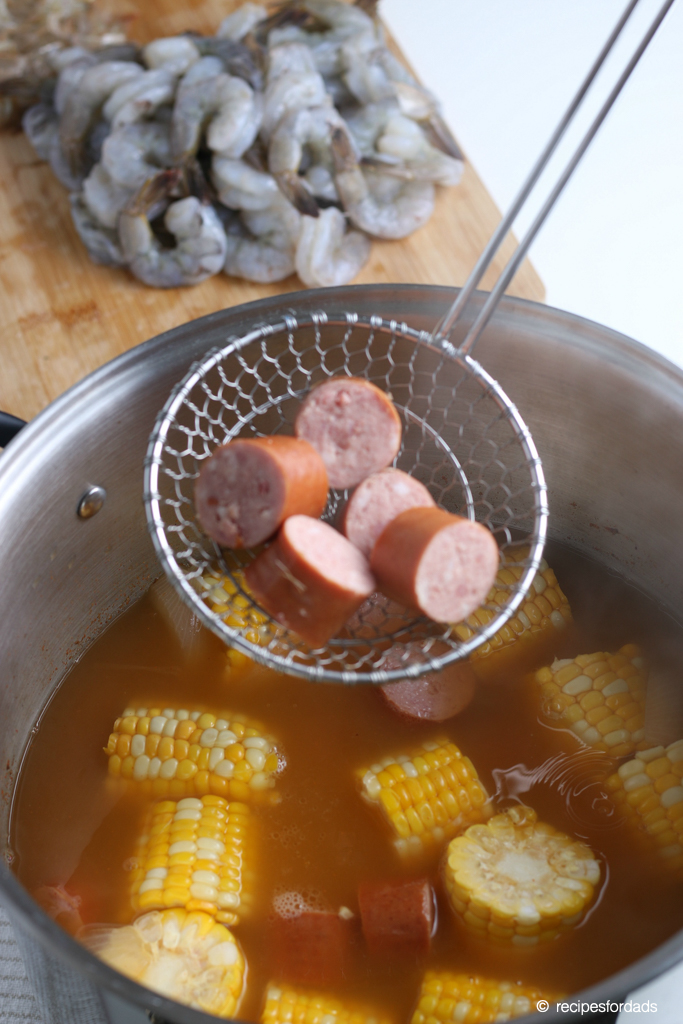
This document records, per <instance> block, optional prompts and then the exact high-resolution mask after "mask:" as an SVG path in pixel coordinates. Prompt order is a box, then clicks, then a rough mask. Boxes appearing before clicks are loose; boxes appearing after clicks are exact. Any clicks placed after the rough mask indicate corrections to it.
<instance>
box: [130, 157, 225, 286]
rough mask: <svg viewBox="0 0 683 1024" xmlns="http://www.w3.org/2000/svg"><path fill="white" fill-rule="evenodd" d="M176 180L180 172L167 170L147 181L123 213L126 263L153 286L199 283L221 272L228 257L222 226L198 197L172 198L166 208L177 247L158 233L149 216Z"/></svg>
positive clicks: (167, 224)
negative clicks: (166, 242)
mask: <svg viewBox="0 0 683 1024" xmlns="http://www.w3.org/2000/svg"><path fill="white" fill-rule="evenodd" d="M177 182H178V174H177V172H174V171H166V172H162V173H161V174H159V175H157V177H156V178H152V179H151V180H150V181H148V182H147V183H146V184H145V185H144V186H143V187H142V189H141V190H140V192H139V193H138V195H137V196H136V198H135V201H134V202H133V203H132V204H131V205H130V206H129V207H127V208H126V209H125V210H123V211H122V212H121V213H120V215H119V240H120V244H121V251H122V253H123V258H124V260H125V263H126V266H127V267H128V268H129V270H130V271H131V272H132V273H133V274H134V275H135V277H137V278H138V279H139V280H140V281H144V283H145V284H148V285H151V286H152V287H154V288H178V287H180V286H182V285H193V284H199V283H200V282H201V281H205V280H206V278H208V277H212V276H213V275H214V274H217V273H219V271H220V270H222V268H223V264H224V262H225V254H226V250H227V241H226V237H225V230H224V228H223V225H222V224H221V222H220V219H219V217H218V215H217V213H216V211H215V210H214V209H213V207H212V206H210V205H208V204H206V203H202V202H200V200H199V199H197V198H196V197H195V196H188V197H187V198H185V199H179V200H177V201H175V202H171V203H170V205H169V206H168V208H167V210H166V213H165V215H164V225H165V227H166V230H167V231H169V232H170V233H171V234H172V235H174V236H175V239H176V244H175V246H174V248H172V249H168V248H166V247H165V246H163V245H162V244H161V243H160V242H159V240H158V239H157V238H156V237H155V235H154V232H153V231H152V227H151V225H150V222H149V215H150V213H151V211H152V210H155V211H156V210H157V209H158V205H159V203H160V202H162V201H163V200H164V199H165V197H167V196H168V195H169V193H171V192H172V190H173V188H174V187H175V185H176V184H177Z"/></svg>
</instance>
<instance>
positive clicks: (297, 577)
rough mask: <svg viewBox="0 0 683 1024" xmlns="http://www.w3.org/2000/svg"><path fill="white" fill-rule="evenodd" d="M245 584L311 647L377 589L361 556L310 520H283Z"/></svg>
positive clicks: (323, 641)
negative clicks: (278, 530) (275, 535)
mask: <svg viewBox="0 0 683 1024" xmlns="http://www.w3.org/2000/svg"><path fill="white" fill-rule="evenodd" d="M245 578H246V581H247V585H248V586H249V588H250V590H251V592H252V594H253V595H254V597H255V598H256V600H257V601H258V602H259V604H260V605H261V606H262V607H263V608H265V610H266V611H267V612H269V613H270V615H272V616H273V618H274V619H275V620H276V621H277V622H279V623H280V624H281V625H283V626H285V627H286V628H287V629H291V630H293V631H294V632H295V633H298V634H299V636H300V637H301V638H302V639H303V640H305V641H306V643H307V644H310V646H311V647H322V646H323V645H324V644H326V643H327V641H328V640H329V639H330V637H333V636H334V635H335V634H336V633H338V632H339V630H340V629H341V628H342V626H343V625H344V623H345V622H346V620H347V619H348V618H349V617H350V616H351V615H353V613H354V612H355V611H356V609H357V608H359V607H360V606H361V604H362V603H363V601H364V600H365V598H366V597H369V595H370V594H371V593H372V592H373V591H374V590H376V589H377V584H376V583H375V580H374V577H373V575H372V573H371V572H370V568H369V566H368V562H367V559H366V558H365V556H364V555H362V554H361V553H360V551H358V549H357V548H354V546H353V544H351V543H350V542H349V541H348V540H347V539H346V537H342V535H341V534H340V533H338V532H337V531H336V530H335V529H333V527H331V526H328V525H327V523H323V522H321V521H320V520H319V519H311V518H309V517H308V516H290V518H289V519H287V520H285V522H284V524H283V526H282V528H281V529H280V532H279V533H278V535H277V537H276V538H275V540H274V541H273V543H272V544H271V545H270V547H268V548H266V550H265V551H263V552H262V553H261V554H260V555H259V556H258V558H256V559H254V561H253V562H252V563H251V565H250V566H249V567H248V568H247V570H246V572H245Z"/></svg>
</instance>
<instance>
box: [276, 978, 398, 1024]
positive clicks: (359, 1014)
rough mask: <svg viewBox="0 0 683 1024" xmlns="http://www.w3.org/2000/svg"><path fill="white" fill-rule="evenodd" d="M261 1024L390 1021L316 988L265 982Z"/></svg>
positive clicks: (387, 1023) (374, 1023)
mask: <svg viewBox="0 0 683 1024" xmlns="http://www.w3.org/2000/svg"><path fill="white" fill-rule="evenodd" d="M261 1024H391V1021H390V1020H389V1019H388V1018H387V1017H384V1016H383V1015H382V1014H380V1013H377V1012H375V1011H373V1010H371V1009H368V1008H367V1007H364V1006H358V1005H351V1004H346V1003H343V1002H341V1001H340V1000H339V999H335V998H334V997H333V996H328V995H324V994H322V993H319V992H302V991H299V990H297V989H294V988H291V987H289V986H288V985H273V984H271V985H269V986H268V988H267V990H266V1001H265V1006H264V1008H263V1013H262V1014H261Z"/></svg>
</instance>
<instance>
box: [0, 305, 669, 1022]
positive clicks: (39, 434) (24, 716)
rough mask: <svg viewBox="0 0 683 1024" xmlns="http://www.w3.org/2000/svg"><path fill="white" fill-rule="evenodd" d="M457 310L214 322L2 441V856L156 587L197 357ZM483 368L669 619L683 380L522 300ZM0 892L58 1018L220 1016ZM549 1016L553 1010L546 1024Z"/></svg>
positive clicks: (574, 539) (600, 548)
mask: <svg viewBox="0 0 683 1024" xmlns="http://www.w3.org/2000/svg"><path fill="white" fill-rule="evenodd" d="M452 298H453V293H452V291H451V290H450V289H446V288H429V287H421V286H405V285H389V286H381V287H380V286H365V287H352V288H343V289H336V290H330V291H315V292H298V293H296V294H295V295H291V296H285V297H277V298H274V299H269V300H264V301H261V302H258V303H253V304H250V305H246V306H240V307H236V308H234V309H229V310H224V311H222V312H219V313H215V314H212V315H211V316H208V317H205V318H204V319H202V320H200V321H195V322H194V323H192V324H188V325H185V326H182V327H178V328H176V329H175V330H173V331H169V332H168V333H167V334H164V335H161V336H160V337H158V338H155V339H153V340H152V341H149V342H147V343H146V344H144V345H141V346H139V347H138V348H136V349H133V350H132V351H130V352H128V353H127V354H126V355H123V356H121V357H119V358H118V359H115V360H114V361H113V362H111V363H109V364H108V365H106V366H104V367H102V368H101V369H100V370H98V371H96V372H95V373H93V374H91V375H90V376H89V377H87V378H86V379H85V380H83V381H81V382H80V383H79V384H77V385H76V386H75V387H74V388H72V389H71V390H70V391H68V392H67V393H66V394H65V395H63V396H62V397H61V398H59V399H58V400H57V401H56V402H54V403H53V404H52V405H51V406H49V408H47V409H46V410H45V411H44V412H43V413H41V415H40V416H38V417H37V419H36V420H34V421H33V422H32V423H31V424H30V425H29V426H28V427H26V428H25V429H24V430H23V431H22V432H21V434H20V435H19V436H18V437H17V438H16V439H15V440H14V441H12V443H11V444H10V445H9V447H8V448H7V449H6V450H5V452H4V454H3V455H2V457H0V523H2V544H1V545H0V623H1V624H2V625H1V627H0V664H1V665H2V672H1V677H0V764H1V765H2V766H3V767H2V773H3V781H2V797H3V799H2V801H0V843H2V848H3V853H4V858H3V859H4V860H5V861H7V862H11V856H12V855H11V849H10V845H9V822H10V810H11V793H12V788H13V783H14V780H15V778H16V775H17V772H18V771H19V769H20V765H21V759H22V755H23V752H24V750H25V747H26V744H27V742H28V740H29V738H30V736H31V730H32V728H33V726H34V724H35V722H36V719H37V718H38V716H39V714H40V712H41V710H42V709H43V707H44V706H45V704H46V702H47V701H48V699H49V697H50V694H51V693H52V692H53V690H54V689H55V687H56V686H58V685H59V682H60V680H61V679H62V677H63V676H64V674H65V673H66V672H67V671H68V669H69V667H70V665H71V664H73V662H74V661H75V660H76V659H77V658H78V656H79V653H80V652H82V651H83V650H84V648H85V647H86V646H87V645H88V644H89V643H90V642H91V641H92V640H94V639H96V637H97V636H98V635H99V634H100V633H101V632H102V630H104V629H105V628H106V626H107V625H108V624H109V623H110V622H111V621H112V619H113V618H114V617H115V616H116V615H118V614H119V612H121V611H122V610H123V609H124V608H125V607H127V606H128V605H129V604H130V603H131V602H132V601H134V600H135V599H136V598H137V597H138V596H140V595H141V594H142V593H143V592H144V591H145V590H146V589H147V587H148V586H149V585H150V583H151V582H152V581H153V580H154V579H155V578H156V577H158V576H159V574H160V573H159V567H158V565H157V563H156V561H155V558H154V554H153V551H152V546H151V543H150V540H149V537H148V534H147V529H146V524H145V519H144V513H143V509H142V498H141V493H142V461H143V457H144V452H145V447H146V444H147V439H148V436H149V433H150V431H151V428H152V425H153V421H154V418H155V416H156V413H157V411H158V409H159V408H160V406H161V405H162V404H163V402H164V400H165V399H166V397H167V396H168V393H169V391H170V390H171V388H172V387H173V385H174V384H175V383H176V381H177V380H178V379H179V378H180V377H181V376H182V375H183V374H184V373H185V371H186V370H187V368H188V367H189V365H190V363H191V362H192V361H193V360H194V359H197V358H199V357H200V356H201V355H202V354H203V353H204V352H205V351H206V349H208V348H210V347H212V346H215V345H217V344H219V343H221V342H223V341H224V340H225V339H226V338H227V337H228V336H230V335H233V334H240V333H243V332H244V331H246V330H247V329H248V328H250V327H252V326H253V325H254V323H255V322H264V321H274V320H276V319H277V318H278V316H279V315H280V314H281V313H282V312H284V311H285V310H286V309H287V308H291V307H296V308H298V309H306V310H314V309H317V308H324V309H326V310H328V311H332V310H333V311H337V312H343V311H345V310H356V311H358V312H359V313H365V314H371V313H376V314H380V315H382V316H384V317H394V318H396V319H400V320H405V321H406V322H407V323H408V324H409V325H410V326H412V327H417V328H424V329H430V328H431V327H432V326H433V324H434V323H435V322H436V321H437V319H438V318H439V317H440V316H441V314H442V313H443V312H444V311H445V309H446V308H447V307H448V305H449V304H450V302H451V301H452ZM466 327H467V324H464V325H463V328H462V329H465V328H466ZM477 358H478V359H479V360H480V361H481V362H482V363H483V365H484V366H485V367H486V368H487V370H488V371H489V372H490V373H491V374H492V375H493V376H494V377H496V378H497V379H498V380H500V382H501V383H502V385H503V387H504V388H505V390H506V391H507V392H508V394H509V395H510V396H511V397H512V399H513V400H514V401H515V402H516V403H517V405H518V406H519V408H520V409H521V410H522V413H523V415H524V417H525V419H526V421H527V423H528V424H529V426H530V428H531V431H532V433H533V435H534V438H535V440H536V443H537V446H538V448H539V450H540V453H541V457H542V459H543V462H544V466H545V471H546V476H547V480H548V484H549V489H550V502H551V519H550V533H551V536H553V537H555V538H557V539H559V540H562V541H563V542H565V543H569V544H571V545H573V546H574V547H575V548H577V549H579V550H581V551H584V552H586V553H588V554H589V555H590V556H591V557H592V558H593V559H597V560H598V561H600V562H602V563H603V564H604V565H605V566H607V567H609V568H612V569H614V570H616V571H618V572H619V573H620V574H621V575H622V576H624V577H625V578H626V579H627V580H629V581H631V582H633V583H635V584H636V585H638V586H639V587H640V588H641V589H642V590H644V591H646V592H648V593H649V594H651V595H652V596H654V597H655V598H656V599H657V600H658V601H659V602H660V604H662V605H665V606H667V607H668V608H670V609H672V610H674V609H677V608H679V607H680V606H681V603H682V600H683V549H682V548H681V545H680V543H679V531H680V512H679V508H680V500H681V493H682V490H683V372H682V371H681V370H679V369H677V368H676V367H675V366H673V365H672V364H670V363H668V362H667V361H666V360H665V359H663V358H661V357H660V356H658V355H656V354H655V353H654V352H651V351H650V350H649V349H646V348H644V347H643V346H641V345H638V344H637V343H636V342H634V341H631V340H630V339H628V338H626V337H624V336H623V335H619V334H617V333H615V332H614V331H610V330H608V329H606V328H604V327H601V326H599V325H597V324H594V323H590V322H588V321H585V320H581V319H580V318H577V317H574V316H570V315H569V314H566V313H562V312H560V311H558V310H554V309H550V308H547V307H545V306H540V305H537V304H535V303H530V302H524V301H522V300H514V299H506V300H504V301H503V302H502V303H501V305H500V308H499V310H498V312H497V313H496V316H495V318H494V320H493V322H492V324H491V325H490V327H489V328H488V330H487V332H486V334H485V336H484V338H483V339H482V341H481V342H480V345H479V347H478V349H477ZM93 486H99V487H103V488H104V489H105V490H106V500H105V502H104V505H103V507H102V509H101V510H100V511H99V512H98V513H97V514H96V515H93V516H91V517H90V518H81V517H79V515H78V514H77V509H78V506H79V502H80V501H81V498H82V496H83V495H84V494H85V493H86V492H87V491H88V489H89V488H91V487H93ZM0 886H1V891H2V899H3V901H4V902H5V904H6V908H7V911H8V913H9V914H10V916H11V918H12V921H13V923H14V925H15V929H16V932H17V937H18V940H19V942H20V945H21V948H22V952H23V955H24V958H25V961H26V964H27V968H28V971H29V975H30V977H31V980H32V982H33V984H34V987H35V988H36V991H37V994H38V998H39V1002H40V1003H41V1007H42V1009H43V1012H44V1014H45V1018H46V1020H49V1021H50V1022H51V1024H62V1022H63V1024H67V1022H68V1024H81V1022H85V1021H88V1022H90V1024H105V1022H106V1021H107V1020H109V1021H110V1022H112V1024H124V1022H130V1024H134V1022H140V1024H142V1022H143V1021H147V1020H148V1019H149V1018H148V1016H147V1013H146V1012H145V1011H151V1012H152V1013H153V1014H154V1016H155V1018H156V1019H157V1020H158V1019H160V1018H161V1019H163V1020H165V1021H174V1022H177V1024H194V1022H196V1024H199V1022H201V1021H208V1020H210V1019H211V1018H208V1017H206V1016H205V1015H204V1014H202V1013H199V1012H197V1011H194V1010H190V1009H187V1008H184V1007H179V1006H178V1005H177V1004H175V1003H172V1002H169V1001H167V1000H164V999H163V998H161V997H160V996H155V995H153V994H151V993H149V992H148V991H146V990H144V989H141V988H140V987H139V986H137V985H135V984H134V983H133V982H130V981H129V980H128V979H126V978H123V977H122V976H120V975H117V974H116V973H115V972H113V971H111V970H110V969H109V968H107V967H106V966H105V965H103V964H101V963H100V962H99V961H97V960H95V959H94V958H93V957H92V956H90V954H88V953H87V952H86V951H85V950H83V949H82V948H81V947H80V946H79V945H78V944H77V943H76V942H75V941H73V940H72V939H70V938H69V937H68V936H67V935H66V934H65V933H64V932H63V931H62V930H61V929H60V928H59V927H58V926H56V925H55V924H53V923H52V922H51V921H50V920H48V918H47V917H46V916H45V915H44V914H43V912H42V911H41V910H40V909H39V908H38V906H37V905H36V904H35V903H34V902H33V901H32V900H31V898H30V897H29V896H28V895H27V893H26V892H25V891H24V890H23V889H22V887H21V886H20V885H19V884H18V882H17V881H16V879H15V877H14V876H13V875H12V873H11V871H10V870H9V869H8V868H7V867H6V866H4V865H2V866H1V870H0ZM682 958H683V932H681V933H679V934H678V935H677V936H675V937H674V938H672V939H670V940H669V941H667V942H666V943H665V944H663V945H662V946H661V947H659V948H658V949H657V950H656V951H655V952H653V953H651V954H650V955H648V956H647V957H644V958H643V959H641V960H640V961H638V962H637V963H635V964H633V965H632V966H630V967H629V968H628V969H626V970H624V971H622V972H620V973H619V974H618V975H615V976H613V977H611V978H609V979H606V980H605V981H604V982H602V983H601V984H599V985H596V986H594V987H593V988H591V989H590V990H587V991H586V992H584V993H582V994H581V999H582V1000H584V1001H587V1002H589V1003H590V1002H603V1003H604V1002H605V1001H607V1000H610V999H612V1000H617V1001H618V1000H619V998H620V997H621V998H623V997H624V996H625V994H626V993H628V992H629V991H633V990H634V989H635V988H637V987H639V986H640V985H642V984H644V983H645V982H646V981H647V980H648V979H650V978H652V977H654V976H655V975H657V974H659V973H660V972H662V971H664V970H666V969H667V968H669V967H670V966H672V965H673V964H674V963H676V962H677V961H678V960H680V959H682ZM555 1019H557V1020H559V1019H560V1015H557V1014H556V1013H555V1012H554V1011H553V1010H552V1009H551V1010H550V1012H549V1013H548V1014H547V1015H546V1016H545V1020H549V1021H550V1020H555ZM561 1019H562V1020H563V1021H568V1020H572V1019H577V1020H578V1015H574V1016H573V1015H572V1014H567V1013H565V1014H562V1015H561ZM581 1019H582V1020H586V1019H587V1018H586V1017H585V1016H584V1017H582V1018H581ZM604 1019H605V1020H606V1019H608V1018H607V1017H606V1018H604ZM609 1019H613V1017H610V1018H609Z"/></svg>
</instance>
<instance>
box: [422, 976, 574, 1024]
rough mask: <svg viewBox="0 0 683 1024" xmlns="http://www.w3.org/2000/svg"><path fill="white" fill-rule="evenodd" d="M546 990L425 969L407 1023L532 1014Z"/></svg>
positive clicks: (481, 1021)
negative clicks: (416, 1001) (413, 1007)
mask: <svg viewBox="0 0 683 1024" xmlns="http://www.w3.org/2000/svg"><path fill="white" fill-rule="evenodd" d="M553 998H554V997H553V996H549V995H548V994H547V993H543V992H541V991H540V989H537V988H535V987H534V986H531V985H523V984H522V983H521V982H516V983H515V984H512V983H511V982H509V981H495V980H492V979H490V978H478V977H474V976H472V975H470V974H453V973H451V972H450V971H427V973H426V974H425V976H424V979H423V981H422V986H421V988H420V995H419V999H418V1004H417V1007H416V1009H415V1013H414V1014H413V1017H412V1020H411V1024H456V1022H457V1024H493V1022H496V1024H497V1022H498V1021H507V1020H513V1019H514V1018H515V1017H524V1016H525V1015H526V1014H527V1013H534V1012H535V1010H536V1005H537V1003H538V1002H539V1000H541V999H545V1000H546V1002H549V1001H550V1000H551V999H553Z"/></svg>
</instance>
